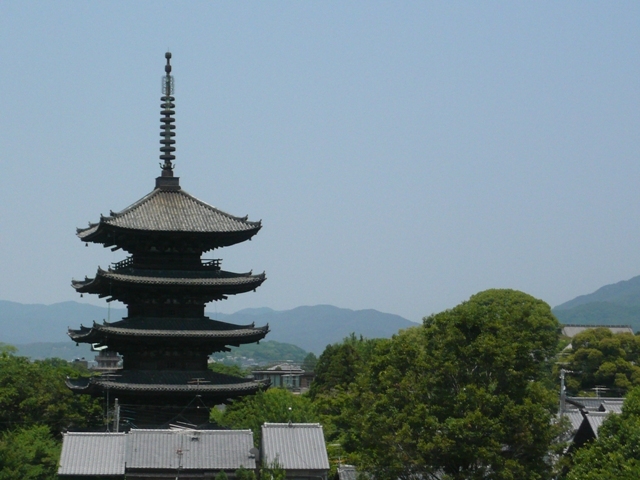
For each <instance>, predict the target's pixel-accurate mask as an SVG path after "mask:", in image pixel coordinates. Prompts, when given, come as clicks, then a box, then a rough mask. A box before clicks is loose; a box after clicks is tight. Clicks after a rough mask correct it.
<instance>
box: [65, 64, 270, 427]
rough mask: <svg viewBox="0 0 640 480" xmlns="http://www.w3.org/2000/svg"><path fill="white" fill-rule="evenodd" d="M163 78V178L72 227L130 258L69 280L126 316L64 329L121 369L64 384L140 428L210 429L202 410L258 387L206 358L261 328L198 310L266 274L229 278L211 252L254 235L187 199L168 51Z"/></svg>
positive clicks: (255, 225) (249, 227)
mask: <svg viewBox="0 0 640 480" xmlns="http://www.w3.org/2000/svg"><path fill="white" fill-rule="evenodd" d="M165 56H166V59H167V64H166V67H165V72H166V75H165V76H164V77H163V96H162V112H161V114H162V118H161V122H162V123H161V137H162V138H161V141H160V143H161V148H160V151H161V152H162V154H161V156H160V159H161V160H162V161H163V162H162V163H161V168H162V173H161V176H160V177H158V178H157V179H156V185H155V189H154V190H153V191H152V192H151V193H149V194H148V195H146V196H145V197H143V198H142V199H140V200H138V201H137V202H135V203H134V204H132V205H131V206H129V207H127V208H125V209H124V210H122V211H121V212H118V213H113V212H111V214H110V215H109V216H106V217H105V216H101V217H100V221H99V222H97V223H94V224H90V225H89V227H88V228H84V229H78V232H77V235H78V237H79V238H80V240H82V241H83V242H93V243H99V244H102V245H103V246H105V247H111V248H112V250H117V249H123V250H125V251H127V252H128V253H129V254H130V256H129V257H128V258H126V259H125V260H123V261H121V262H118V263H116V264H114V265H112V267H111V268H109V269H107V270H103V269H101V268H98V272H97V273H96V276H95V277H94V278H85V280H82V281H75V280H74V281H72V286H73V288H75V289H76V290H77V291H78V292H79V293H92V294H96V295H98V296H100V297H101V298H106V299H107V301H108V302H110V301H113V300H118V301H121V302H122V303H124V304H126V306H127V309H128V311H127V316H126V317H125V318H123V319H122V320H120V321H117V322H113V323H109V322H102V323H96V322H94V324H93V326H92V327H83V326H81V327H80V329H78V330H72V329H70V330H69V336H70V337H71V339H72V340H74V341H75V342H83V343H91V344H93V345H94V346H95V347H103V348H104V347H106V348H107V349H108V350H110V351H114V352H118V353H119V354H120V355H122V357H123V366H122V369H120V370H118V371H116V372H115V373H114V374H108V375H102V376H96V377H91V379H78V380H68V381H67V384H68V386H69V387H70V388H71V389H72V390H73V391H74V392H77V393H88V394H91V395H94V396H104V395H106V396H109V394H110V396H111V399H114V398H116V397H117V398H118V399H119V401H120V403H121V404H122V405H125V406H126V409H127V411H128V412H130V413H129V416H131V417H132V423H133V424H134V425H135V426H137V427H142V426H163V425H166V424H168V423H169V422H171V421H176V420H182V421H187V422H190V423H194V424H202V423H205V422H207V420H208V415H209V408H210V407H212V406H214V405H216V404H219V403H224V402H227V401H228V400H230V399H233V398H237V397H240V396H244V395H248V394H252V393H255V392H256V391H257V390H259V389H260V388H264V387H265V384H263V383H260V382H256V381H253V380H247V379H242V378H237V377H232V376H227V375H222V374H217V373H214V372H212V371H211V370H209V369H208V365H207V361H208V357H209V355H210V354H211V353H213V352H219V351H225V350H228V349H229V348H228V347H229V346H238V345H241V344H246V343H255V342H257V341H259V340H260V339H262V338H264V336H265V335H266V334H267V332H268V331H269V328H268V326H264V327H255V326H254V325H247V326H238V325H233V324H229V323H225V322H220V321H216V320H211V319H209V318H208V317H206V316H205V305H206V304H207V303H208V302H211V301H214V300H222V299H225V298H227V296H228V295H235V294H239V293H244V292H249V291H251V290H255V289H256V288H257V287H259V286H260V285H261V284H262V282H264V280H265V278H266V277H265V274H264V273H262V274H259V275H253V274H252V273H251V272H248V273H231V272H227V271H224V270H222V269H221V268H220V263H221V262H220V260H208V261H207V260H203V259H202V255H203V254H204V253H205V252H208V251H210V250H213V249H216V248H220V247H227V246H230V245H234V244H236V243H240V242H244V241H245V240H249V239H250V238H251V237H253V236H254V235H255V234H256V233H258V230H260V228H261V224H260V222H250V221H248V220H247V217H244V218H239V217H234V216H232V215H229V214H227V213H225V212H222V211H220V210H218V209H216V208H214V207H212V206H210V205H208V204H206V203H204V202H202V201H200V200H198V199H197V198H195V197H193V196H191V195H189V194H188V193H186V192H185V191H184V190H182V189H181V187H180V184H179V179H178V178H177V177H174V176H173V168H174V165H173V160H175V156H174V152H175V146H174V145H175V139H174V136H175V132H174V130H175V125H174V123H175V119H174V118H173V115H174V113H175V112H174V110H173V109H174V108H175V106H174V103H173V102H174V97H173V96H172V95H173V77H172V76H171V63H170V59H171V54H170V53H167V54H166V55H165Z"/></svg>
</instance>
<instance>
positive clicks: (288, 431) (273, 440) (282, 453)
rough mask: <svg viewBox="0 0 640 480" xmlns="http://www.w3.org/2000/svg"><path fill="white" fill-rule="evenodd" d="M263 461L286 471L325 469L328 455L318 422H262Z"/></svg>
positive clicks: (327, 465) (327, 467)
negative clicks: (276, 463)
mask: <svg viewBox="0 0 640 480" xmlns="http://www.w3.org/2000/svg"><path fill="white" fill-rule="evenodd" d="M262 460H263V461H264V462H265V463H267V464H270V463H272V462H274V461H276V460H277V462H278V463H279V464H280V466H281V467H282V468H284V469H287V470H328V469H329V457H328V456H327V449H326V446H325V443H324V434H323V432H322V425H320V424H319V423H291V424H288V423H265V424H264V425H263V426H262Z"/></svg>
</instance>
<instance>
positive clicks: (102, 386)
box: [65, 376, 269, 396]
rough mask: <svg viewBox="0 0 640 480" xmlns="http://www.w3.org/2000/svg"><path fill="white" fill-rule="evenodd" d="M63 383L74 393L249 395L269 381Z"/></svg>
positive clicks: (85, 380)
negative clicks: (223, 382) (222, 382)
mask: <svg viewBox="0 0 640 480" xmlns="http://www.w3.org/2000/svg"><path fill="white" fill-rule="evenodd" d="M65 383H66V385H67V387H68V388H69V389H71V390H72V391H73V392H75V393H88V394H96V393H102V392H103V391H105V390H107V389H109V391H111V392H123V393H127V392H131V393H169V394H171V393H174V394H175V393H178V394H179V393H182V394H188V395H192V394H195V395H207V394H208V395H220V396H228V395H233V396H236V395H250V394H252V393H256V392H258V391H259V390H263V389H265V388H268V386H269V382H268V381H263V380H251V381H245V382H238V383H225V384H219V385H216V384H200V385H196V384H170V383H162V384H156V383H133V382H118V381H114V380H105V379H102V378H101V377H99V376H98V377H91V378H79V379H71V378H67V379H66V380H65Z"/></svg>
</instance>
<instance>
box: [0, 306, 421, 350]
mask: <svg viewBox="0 0 640 480" xmlns="http://www.w3.org/2000/svg"><path fill="white" fill-rule="evenodd" d="M125 315H126V309H124V308H111V309H110V310H109V309H108V308H105V307H98V306H95V305H90V304H84V303H79V302H74V301H67V302H59V303H54V304H51V305H45V304H38V303H34V304H22V303H18V302H11V301H8V300H0V332H1V333H0V342H3V343H10V344H20V345H23V344H31V343H38V342H47V343H57V342H65V341H68V342H70V344H71V340H69V338H68V336H67V334H66V332H67V328H68V327H71V328H78V327H79V326H80V325H81V324H84V325H85V326H89V325H91V324H92V322H94V321H96V322H102V321H103V320H107V319H108V318H110V319H111V321H112V322H113V321H117V320H119V319H120V318H122V317H123V316H125ZM207 315H209V316H210V317H211V318H216V319H220V320H224V321H225V322H229V323H237V324H251V323H255V324H256V325H266V324H269V327H270V333H269V335H268V336H267V338H266V340H274V341H277V342H282V343H289V344H292V345H295V346H298V347H300V348H302V349H304V350H306V351H308V352H313V353H315V354H316V355H319V354H320V353H322V351H323V350H324V348H325V347H326V346H327V345H328V344H331V343H336V342H339V341H341V340H342V339H343V338H344V337H346V336H348V335H350V334H351V333H355V334H356V335H362V336H364V337H367V338H377V337H385V338H388V337H391V335H393V334H395V333H397V332H398V331H399V330H400V329H404V328H408V327H411V326H416V325H418V324H417V323H414V322H411V321H410V320H407V319H405V318H403V317H401V316H399V315H394V314H390V313H383V312H379V311H377V310H373V309H368V310H351V309H346V308H339V307H335V306H333V305H315V306H299V307H296V308H293V309H291V310H282V311H276V310H273V309H271V308H268V307H262V308H251V309H243V310H239V311H238V312H235V313H231V314H219V313H218V314H215V313H213V312H207Z"/></svg>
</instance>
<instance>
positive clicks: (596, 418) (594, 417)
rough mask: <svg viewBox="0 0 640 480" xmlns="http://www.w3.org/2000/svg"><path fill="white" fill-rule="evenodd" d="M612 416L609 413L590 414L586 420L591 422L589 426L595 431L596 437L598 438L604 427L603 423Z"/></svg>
mask: <svg viewBox="0 0 640 480" xmlns="http://www.w3.org/2000/svg"><path fill="white" fill-rule="evenodd" d="M609 415H610V413H609V412H589V413H588V414H587V415H586V416H585V419H586V420H587V421H588V422H589V426H590V427H591V430H593V433H594V435H595V436H596V438H598V430H599V429H600V426H601V425H602V422H604V421H605V419H606V418H607V417H608V416H609Z"/></svg>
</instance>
